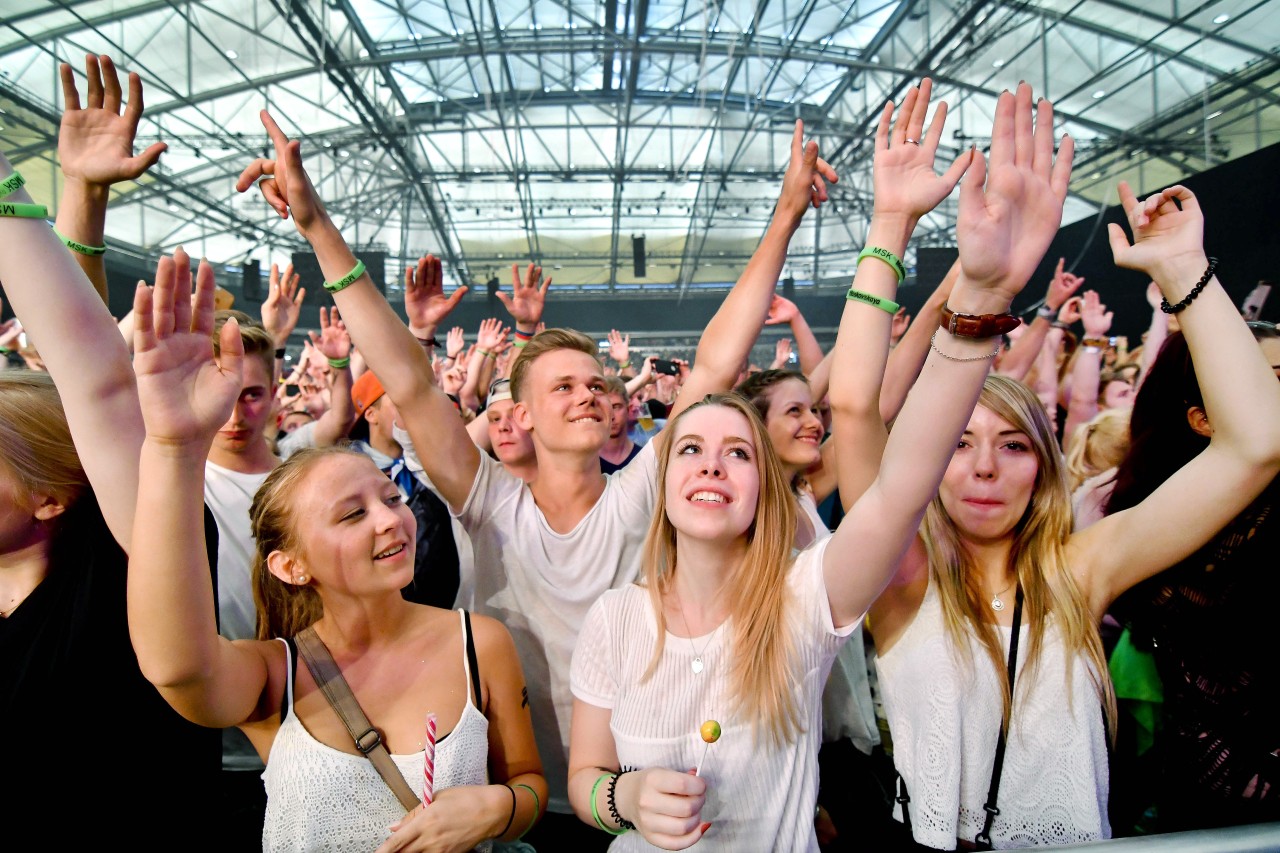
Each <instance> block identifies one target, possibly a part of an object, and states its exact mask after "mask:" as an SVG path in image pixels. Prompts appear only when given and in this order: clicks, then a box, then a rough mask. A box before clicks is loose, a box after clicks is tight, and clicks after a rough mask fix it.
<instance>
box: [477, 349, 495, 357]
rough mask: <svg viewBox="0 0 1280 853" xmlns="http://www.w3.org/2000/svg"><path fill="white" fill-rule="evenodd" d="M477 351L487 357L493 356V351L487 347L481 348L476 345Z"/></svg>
mask: <svg viewBox="0 0 1280 853" xmlns="http://www.w3.org/2000/svg"><path fill="white" fill-rule="evenodd" d="M476 352H478V353H480V354H481V355H482V356H484V357H485V358H493V353H491V352H489V351H488V350H487V349H480V348H479V347H476Z"/></svg>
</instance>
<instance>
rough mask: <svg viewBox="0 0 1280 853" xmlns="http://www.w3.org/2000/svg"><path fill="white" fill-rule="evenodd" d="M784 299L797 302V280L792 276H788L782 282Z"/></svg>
mask: <svg viewBox="0 0 1280 853" xmlns="http://www.w3.org/2000/svg"><path fill="white" fill-rule="evenodd" d="M782 298H783V299H788V300H790V301H792V302H795V301H796V280H795V279H794V278H792V277H791V276H787V277H786V278H784V279H783V280H782Z"/></svg>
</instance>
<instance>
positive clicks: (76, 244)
mask: <svg viewBox="0 0 1280 853" xmlns="http://www.w3.org/2000/svg"><path fill="white" fill-rule="evenodd" d="M53 233H54V234H55V235H57V237H58V239H59V240H61V241H62V242H63V243H64V244H65V245H66V247H67V248H68V249H70V250H71V251H73V252H78V253H79V254H81V255H88V256H89V257H91V258H96V257H98V256H100V255H105V254H106V253H107V247H106V246H105V245H104V246H90V245H88V244H86V243H81V242H80V241H79V240H72V239H71V238H70V237H67V236H65V235H64V234H63V233H62V232H61V231H59V230H58V229H57V228H55V229H53Z"/></svg>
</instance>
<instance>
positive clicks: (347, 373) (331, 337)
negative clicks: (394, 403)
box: [307, 306, 356, 447]
mask: <svg viewBox="0 0 1280 853" xmlns="http://www.w3.org/2000/svg"><path fill="white" fill-rule="evenodd" d="M307 337H308V338H309V339H310V340H311V346H312V347H313V348H314V349H315V351H316V352H318V353H319V354H320V355H322V356H324V357H325V358H327V359H328V360H329V367H330V368H331V370H330V375H331V376H332V377H333V381H332V384H331V385H330V386H329V408H328V409H327V410H326V411H325V413H324V414H323V415H321V416H320V418H319V419H318V420H317V421H316V429H315V432H314V433H313V434H312V435H313V438H314V439H315V443H316V446H317V447H325V446H328V445H330V444H337V443H338V442H339V441H341V440H342V439H344V438H346V435H347V433H349V432H351V428H352V427H353V426H355V423H356V407H355V404H354V403H353V402H352V400H351V385H352V382H353V380H352V378H351V336H350V335H349V334H347V327H346V325H345V324H343V322H342V318H341V317H340V316H339V315H338V309H337V308H325V307H323V306H322V307H321V308H320V333H319V334H316V333H315V332H308V333H307Z"/></svg>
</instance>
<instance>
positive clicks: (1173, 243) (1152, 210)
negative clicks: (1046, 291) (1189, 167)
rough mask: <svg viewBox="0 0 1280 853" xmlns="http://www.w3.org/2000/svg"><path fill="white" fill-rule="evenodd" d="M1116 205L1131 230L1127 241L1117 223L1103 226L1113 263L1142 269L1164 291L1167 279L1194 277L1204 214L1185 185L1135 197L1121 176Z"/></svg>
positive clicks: (1201, 264) (1201, 263)
mask: <svg viewBox="0 0 1280 853" xmlns="http://www.w3.org/2000/svg"><path fill="white" fill-rule="evenodd" d="M1120 204H1121V205H1122V206H1123V207H1124V213H1125V217H1126V218H1127V219H1128V220H1129V228H1130V229H1131V230H1132V231H1133V245H1132V246H1131V245H1129V241H1128V240H1127V239H1125V235H1124V229H1123V228H1121V227H1120V226H1119V225H1116V224H1115V223H1110V224H1108V225H1107V236H1108V237H1109V238H1110V241H1111V254H1112V256H1113V257H1114V258H1115V263H1116V266H1118V267H1124V268H1125V269H1131V270H1140V271H1142V272H1145V273H1146V274H1147V275H1149V276H1151V278H1153V279H1155V281H1156V282H1157V283H1158V284H1159V285H1160V288H1161V290H1162V291H1164V293H1165V295H1166V296H1168V295H1169V291H1168V290H1167V288H1168V286H1169V284H1170V283H1171V282H1175V281H1178V280H1180V279H1185V278H1187V277H1188V276H1190V278H1191V281H1192V282H1194V281H1195V280H1196V278H1198V277H1199V275H1200V273H1201V272H1203V271H1204V268H1205V263H1206V259H1205V254H1204V215H1203V214H1202V213H1201V212H1200V203H1199V202H1198V201H1196V197H1195V195H1194V194H1192V192H1191V190H1189V189H1187V188H1186V187H1183V186H1173V187H1169V188H1168V189H1167V190H1165V191H1164V192H1160V193H1156V194H1155V195H1153V196H1150V197H1149V198H1148V199H1147V200H1146V201H1144V202H1139V201H1138V199H1137V198H1136V197H1135V196H1134V194H1133V190H1131V189H1129V184H1128V183H1126V182H1125V181H1121V182H1120ZM1172 301H1176V300H1172Z"/></svg>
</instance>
